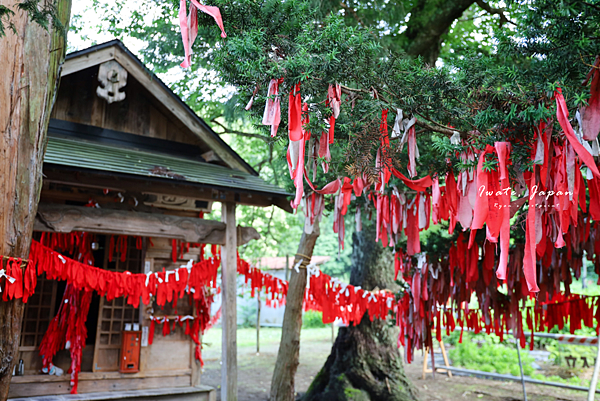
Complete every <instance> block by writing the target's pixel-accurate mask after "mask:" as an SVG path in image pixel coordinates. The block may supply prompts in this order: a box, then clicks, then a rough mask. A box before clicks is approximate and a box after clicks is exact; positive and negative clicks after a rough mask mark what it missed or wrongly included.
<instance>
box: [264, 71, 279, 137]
mask: <svg viewBox="0 0 600 401" xmlns="http://www.w3.org/2000/svg"><path fill="white" fill-rule="evenodd" d="M282 82H283V78H279V79H272V80H271V81H270V82H269V89H268V90H267V103H266V105H265V112H264V114H263V120H262V123H263V125H270V126H271V137H275V135H277V129H278V128H279V123H280V122H281V99H280V97H279V85H280V84H281V83H282Z"/></svg>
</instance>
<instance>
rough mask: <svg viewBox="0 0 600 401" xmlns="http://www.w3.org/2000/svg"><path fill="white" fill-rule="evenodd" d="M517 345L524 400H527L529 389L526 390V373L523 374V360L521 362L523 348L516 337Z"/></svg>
mask: <svg viewBox="0 0 600 401" xmlns="http://www.w3.org/2000/svg"><path fill="white" fill-rule="evenodd" d="M515 346H516V347H517V355H518V356H519V368H520V369H521V385H522V386H523V400H524V401H527V390H525V375H524V374H523V362H521V350H520V349H519V340H517V337H515Z"/></svg>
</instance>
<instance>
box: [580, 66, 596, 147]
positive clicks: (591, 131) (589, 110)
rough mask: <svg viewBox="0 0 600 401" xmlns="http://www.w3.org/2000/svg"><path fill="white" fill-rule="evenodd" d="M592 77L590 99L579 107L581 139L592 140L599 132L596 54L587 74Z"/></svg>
mask: <svg viewBox="0 0 600 401" xmlns="http://www.w3.org/2000/svg"><path fill="white" fill-rule="evenodd" d="M589 78H591V79H592V85H591V87H590V100H589V101H588V105H587V106H583V107H582V108H581V116H582V118H581V125H582V127H581V129H582V131H583V139H585V140H586V141H593V140H595V139H596V138H597V137H598V133H599V132H600V56H596V62H595V63H594V66H593V68H592V69H591V70H590V73H589V74H588V79H589Z"/></svg>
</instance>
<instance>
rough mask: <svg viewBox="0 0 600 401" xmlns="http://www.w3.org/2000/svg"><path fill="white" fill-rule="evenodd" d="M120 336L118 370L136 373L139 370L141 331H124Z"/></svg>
mask: <svg viewBox="0 0 600 401" xmlns="http://www.w3.org/2000/svg"><path fill="white" fill-rule="evenodd" d="M121 338H122V339H123V340H122V343H121V363H120V364H119V372H121V373H137V372H139V371H140V341H141V338H142V332H141V331H124V332H123V334H122V336H121Z"/></svg>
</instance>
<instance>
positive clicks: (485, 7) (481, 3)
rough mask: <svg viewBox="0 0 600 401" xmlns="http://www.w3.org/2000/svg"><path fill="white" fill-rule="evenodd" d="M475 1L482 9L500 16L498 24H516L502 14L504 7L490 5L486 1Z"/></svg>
mask: <svg viewBox="0 0 600 401" xmlns="http://www.w3.org/2000/svg"><path fill="white" fill-rule="evenodd" d="M475 3H476V4H477V5H478V6H479V7H480V8H481V9H483V10H485V11H487V12H488V13H490V14H496V15H499V16H500V26H502V25H504V24H505V23H507V22H508V23H509V24H513V25H515V26H516V24H515V23H514V22H512V21H511V20H509V19H508V18H507V17H506V15H504V11H506V10H505V9H504V8H494V7H492V6H490V5H489V4H488V3H486V2H484V1H483V0H476V1H475Z"/></svg>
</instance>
